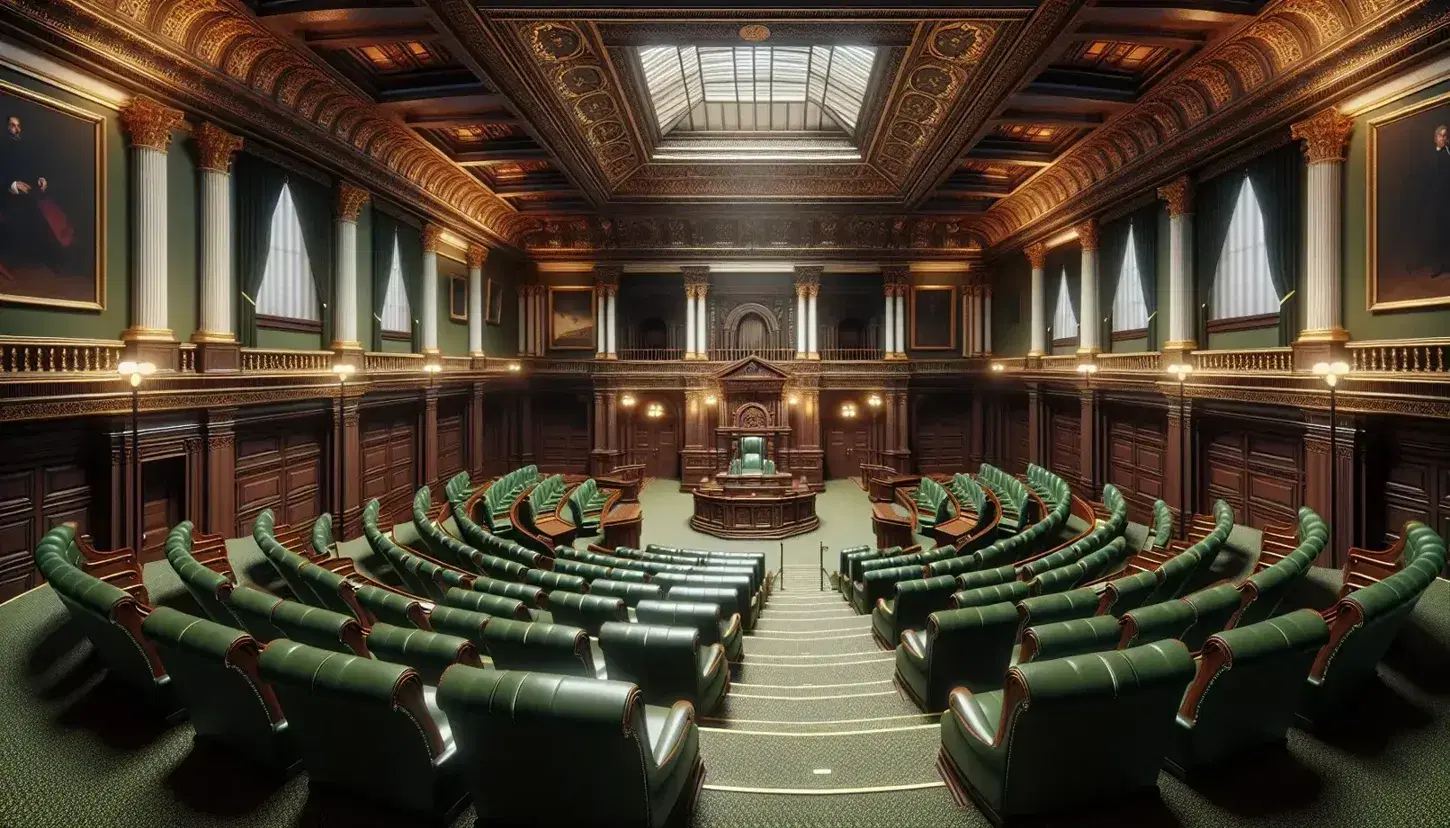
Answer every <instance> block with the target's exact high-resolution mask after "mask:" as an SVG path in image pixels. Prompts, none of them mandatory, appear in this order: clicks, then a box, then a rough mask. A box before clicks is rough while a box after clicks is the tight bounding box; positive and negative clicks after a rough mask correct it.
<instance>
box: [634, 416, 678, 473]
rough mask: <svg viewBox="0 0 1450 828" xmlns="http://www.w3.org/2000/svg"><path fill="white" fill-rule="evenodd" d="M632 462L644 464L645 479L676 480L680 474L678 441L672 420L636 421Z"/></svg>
mask: <svg viewBox="0 0 1450 828" xmlns="http://www.w3.org/2000/svg"><path fill="white" fill-rule="evenodd" d="M634 460H635V462H637V463H642V464H644V473H645V476H647V477H663V478H668V479H672V480H673V479H677V478H678V477H679V473H680V441H679V437H678V435H677V433H676V429H675V422H674V420H672V419H658V420H653V419H642V420H640V421H636V422H635V426H634Z"/></svg>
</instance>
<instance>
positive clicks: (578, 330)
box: [549, 287, 597, 351]
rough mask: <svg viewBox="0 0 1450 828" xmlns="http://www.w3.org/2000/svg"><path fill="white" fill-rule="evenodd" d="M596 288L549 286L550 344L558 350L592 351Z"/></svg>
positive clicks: (593, 345) (593, 344)
mask: <svg viewBox="0 0 1450 828" xmlns="http://www.w3.org/2000/svg"><path fill="white" fill-rule="evenodd" d="M596 344H597V343H596V342H595V341H594V288H592V287H551V288H549V347H550V348H552V349H554V350H558V351H592V350H594V347H595V345H596Z"/></svg>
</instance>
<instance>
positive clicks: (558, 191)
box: [493, 179, 579, 198]
mask: <svg viewBox="0 0 1450 828" xmlns="http://www.w3.org/2000/svg"><path fill="white" fill-rule="evenodd" d="M578 192H579V188H578V187H575V186H574V185H573V184H570V183H569V182H568V181H552V182H544V183H538V184H534V183H530V182H529V181H528V180H527V179H526V180H524V181H521V182H519V183H517V184H502V183H500V184H496V185H494V188H493V193H494V195H497V196H503V197H504V198H511V197H512V198H517V197H519V196H538V195H543V196H552V195H567V194H577V193H578Z"/></svg>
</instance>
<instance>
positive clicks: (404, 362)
mask: <svg viewBox="0 0 1450 828" xmlns="http://www.w3.org/2000/svg"><path fill="white" fill-rule="evenodd" d="M426 361H427V358H426V357H424V356H423V355H422V354H386V353H378V352H375V351H368V352H367V353H366V354H364V355H363V368H364V370H366V371H367V372H368V373H387V372H389V371H417V372H420V373H421V372H422V370H423V363H424V362H426Z"/></svg>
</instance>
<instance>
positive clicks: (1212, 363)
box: [1193, 348, 1294, 374]
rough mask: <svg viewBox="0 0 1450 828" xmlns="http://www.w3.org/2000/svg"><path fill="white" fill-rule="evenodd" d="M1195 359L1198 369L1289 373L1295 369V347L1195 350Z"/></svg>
mask: <svg viewBox="0 0 1450 828" xmlns="http://www.w3.org/2000/svg"><path fill="white" fill-rule="evenodd" d="M1193 359H1194V362H1195V363H1196V366H1195V370H1198V371H1208V372H1219V373H1233V374H1238V373H1243V372H1245V371H1259V372H1267V373H1279V374H1289V373H1293V371H1294V349H1293V348H1255V349H1246V350H1238V351H1228V350H1223V351H1194V352H1193Z"/></svg>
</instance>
